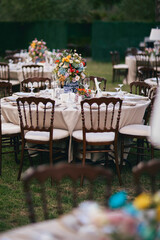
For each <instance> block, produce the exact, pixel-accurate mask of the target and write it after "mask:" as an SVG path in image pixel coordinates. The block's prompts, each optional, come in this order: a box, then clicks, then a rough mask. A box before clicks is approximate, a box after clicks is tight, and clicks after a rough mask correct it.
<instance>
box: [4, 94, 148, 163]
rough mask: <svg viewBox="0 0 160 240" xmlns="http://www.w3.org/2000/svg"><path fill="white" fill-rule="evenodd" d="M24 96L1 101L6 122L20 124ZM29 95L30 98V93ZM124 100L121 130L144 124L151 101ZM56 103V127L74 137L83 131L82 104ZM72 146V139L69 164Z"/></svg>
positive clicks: (133, 98) (120, 123) (48, 112)
mask: <svg viewBox="0 0 160 240" xmlns="http://www.w3.org/2000/svg"><path fill="white" fill-rule="evenodd" d="M51 91H52V90H51ZM51 91H50V92H49V93H48V97H51V95H49V94H50V93H51ZM104 93H105V92H104ZM24 94H25V96H26V93H21V92H19V93H16V94H14V95H13V97H7V98H5V99H2V100H1V108H2V115H3V117H4V120H5V121H6V122H12V123H14V124H19V115H18V109H17V105H16V98H17V97H18V96H24ZM27 94H28V96H29V93H27ZM43 94H44V91H43ZM104 95H105V94H104ZM41 96H44V95H42V94H41ZM45 97H46V95H45ZM123 99H124V101H123V105H122V110H121V118H120V122H119V128H121V127H124V126H126V125H129V124H142V120H143V116H144V113H145V110H146V108H147V106H148V105H149V103H150V100H148V99H147V98H146V97H142V96H138V95H133V94H127V95H124V96H123ZM55 101H56V105H55V115H54V127H55V128H59V129H65V130H68V131H69V134H70V136H72V132H73V131H74V130H81V129H82V120H81V110H80V104H76V103H62V102H61V101H60V100H59V99H55ZM87 111H88V116H89V109H86V112H87ZM47 114H50V109H47ZM86 114H87V113H86ZM46 119H47V118H46ZM48 119H49V117H48ZM71 146H72V142H71V138H70V145H69V152H68V161H69V162H70V161H71V160H72V154H71Z"/></svg>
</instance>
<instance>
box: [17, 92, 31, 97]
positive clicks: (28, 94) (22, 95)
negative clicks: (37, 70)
mask: <svg viewBox="0 0 160 240" xmlns="http://www.w3.org/2000/svg"><path fill="white" fill-rule="evenodd" d="M14 95H17V96H19V97H27V96H30V93H26V92H16V93H14Z"/></svg>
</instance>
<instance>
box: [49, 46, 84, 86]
mask: <svg viewBox="0 0 160 240" xmlns="http://www.w3.org/2000/svg"><path fill="white" fill-rule="evenodd" d="M53 59H54V62H55V64H56V67H55V69H54V73H55V74H56V78H58V80H59V81H60V83H61V85H62V86H64V85H65V84H69V83H79V82H80V81H81V80H83V79H84V78H85V68H86V62H85V60H83V58H82V57H81V54H78V53H77V52H76V50H74V52H73V51H72V50H71V51H67V50H64V51H63V52H57V53H55V55H54V56H53Z"/></svg>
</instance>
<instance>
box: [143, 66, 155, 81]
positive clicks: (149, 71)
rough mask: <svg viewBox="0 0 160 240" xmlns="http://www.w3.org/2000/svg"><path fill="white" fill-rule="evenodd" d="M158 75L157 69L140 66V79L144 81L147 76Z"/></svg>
mask: <svg viewBox="0 0 160 240" xmlns="http://www.w3.org/2000/svg"><path fill="white" fill-rule="evenodd" d="M153 77H157V71H156V70H155V69H154V68H153V67H139V68H138V79H139V81H144V80H145V79H147V78H153Z"/></svg>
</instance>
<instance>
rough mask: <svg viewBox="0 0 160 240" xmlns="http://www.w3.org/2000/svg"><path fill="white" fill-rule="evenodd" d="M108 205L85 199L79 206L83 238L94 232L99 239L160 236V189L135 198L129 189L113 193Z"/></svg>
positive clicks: (132, 239) (152, 238) (155, 239)
mask: <svg viewBox="0 0 160 240" xmlns="http://www.w3.org/2000/svg"><path fill="white" fill-rule="evenodd" d="M108 206H109V207H108V208H104V207H102V206H100V205H99V204H97V203H95V202H83V203H81V204H80V205H79V208H78V209H76V210H75V212H74V216H76V218H77V219H78V220H77V221H78V223H79V227H78V226H77V229H78V230H77V231H78V233H80V234H82V235H81V236H82V239H85V237H86V239H92V236H94V239H96V240H159V239H160V191H159V192H157V193H155V194H154V195H151V194H148V193H142V194H140V195H139V196H137V197H136V198H135V199H134V200H133V201H132V202H129V201H128V196H127V193H126V192H125V191H120V192H117V193H115V194H114V195H112V196H111V197H110V199H109V201H108ZM74 223H75V219H74ZM83 234H84V235H83ZM90 234H91V235H90ZM88 236H89V237H90V238H87V237H88ZM83 237H84V238H83Z"/></svg>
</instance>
